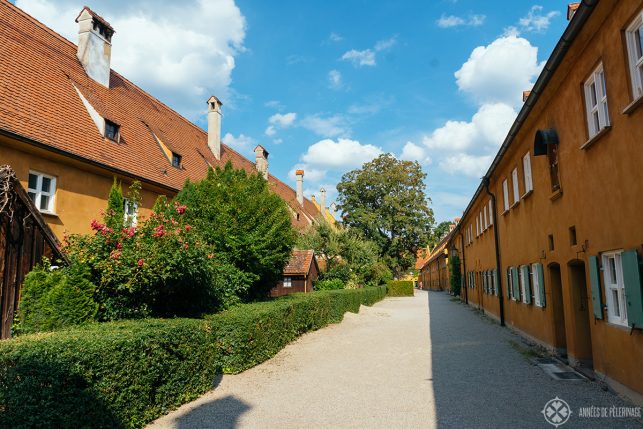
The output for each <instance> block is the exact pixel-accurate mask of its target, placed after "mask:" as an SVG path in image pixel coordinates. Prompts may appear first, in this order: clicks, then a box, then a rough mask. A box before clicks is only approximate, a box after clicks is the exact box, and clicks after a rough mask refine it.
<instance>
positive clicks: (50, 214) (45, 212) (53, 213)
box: [38, 210, 58, 217]
mask: <svg viewBox="0 0 643 429" xmlns="http://www.w3.org/2000/svg"><path fill="white" fill-rule="evenodd" d="M38 211H39V212H40V214H41V215H43V216H49V217H58V213H56V212H50V211H43V210H38Z"/></svg>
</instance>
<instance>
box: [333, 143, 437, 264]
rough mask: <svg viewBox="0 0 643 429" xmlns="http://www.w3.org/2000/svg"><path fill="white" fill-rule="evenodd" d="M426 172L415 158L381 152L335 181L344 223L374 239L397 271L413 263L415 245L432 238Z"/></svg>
mask: <svg viewBox="0 0 643 429" xmlns="http://www.w3.org/2000/svg"><path fill="white" fill-rule="evenodd" d="M425 177H426V174H425V173H424V172H423V171H422V167H421V166H420V164H419V163H418V162H417V161H402V160H398V159H396V158H395V157H394V156H393V155H391V154H384V155H380V156H379V157H377V158H375V159H374V160H373V161H370V162H367V163H365V164H364V165H363V166H362V168H360V169H357V170H353V171H350V172H348V173H346V174H344V176H343V177H342V180H341V182H340V183H339V184H338V185H337V190H338V192H339V195H338V202H339V209H340V210H341V211H342V212H343V214H344V218H343V221H344V224H345V225H347V226H349V227H351V228H355V229H357V230H359V231H360V232H361V233H362V234H363V236H364V237H365V238H367V239H369V240H372V241H373V242H375V243H376V244H377V246H378V247H379V250H380V255H381V256H382V257H383V258H384V260H385V261H386V263H387V264H388V265H389V267H390V268H391V269H392V270H393V271H394V272H396V273H397V274H399V273H401V272H403V271H405V270H407V269H408V268H409V267H410V266H412V265H413V263H414V261H415V254H416V252H417V250H418V249H419V248H420V247H422V246H425V245H426V243H428V241H429V239H430V238H431V230H432V226H433V223H434V219H433V211H432V210H431V209H430V208H429V207H428V202H429V200H428V198H427V196H426V194H425V188H426V187H425V184H424V179H425Z"/></svg>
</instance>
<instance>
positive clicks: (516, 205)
mask: <svg viewBox="0 0 643 429" xmlns="http://www.w3.org/2000/svg"><path fill="white" fill-rule="evenodd" d="M518 204H520V201H516V202H515V203H513V204H512V205H511V207H509V209H511V210H513V209H515V208H516V207H518Z"/></svg>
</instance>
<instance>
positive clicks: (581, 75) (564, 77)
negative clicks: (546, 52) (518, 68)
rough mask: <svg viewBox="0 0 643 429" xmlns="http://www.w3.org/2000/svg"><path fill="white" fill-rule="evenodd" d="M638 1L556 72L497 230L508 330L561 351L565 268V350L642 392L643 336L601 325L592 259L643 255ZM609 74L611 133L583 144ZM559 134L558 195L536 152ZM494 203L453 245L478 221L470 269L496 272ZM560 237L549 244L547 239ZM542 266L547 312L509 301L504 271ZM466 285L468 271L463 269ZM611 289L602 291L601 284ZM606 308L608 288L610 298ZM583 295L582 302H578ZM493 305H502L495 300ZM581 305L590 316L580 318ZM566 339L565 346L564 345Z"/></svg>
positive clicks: (608, 12) (514, 147)
mask: <svg viewBox="0 0 643 429" xmlns="http://www.w3.org/2000/svg"><path fill="white" fill-rule="evenodd" d="M640 8H641V2H640V1H615V0H604V1H601V2H599V4H598V6H597V7H596V10H595V11H594V12H593V13H592V15H591V16H590V18H589V20H588V21H587V23H586V24H585V26H584V28H583V29H582V30H581V32H580V34H579V35H578V37H577V38H576V40H575V41H574V42H573V44H572V46H571V48H570V51H569V52H568V54H567V55H566V57H565V59H564V60H563V62H562V63H561V65H560V66H559V68H558V69H557V70H556V72H555V74H554V76H553V78H552V79H551V81H550V82H549V84H548V85H547V87H546V88H545V90H544V92H543V94H542V95H541V97H540V99H539V100H538V102H537V104H536V106H535V107H534V109H533V110H532V111H531V112H530V114H529V116H528V118H527V119H526V121H525V123H524V124H523V126H522V127H521V129H520V130H519V132H518V133H517V135H516V136H515V138H514V140H513V142H512V143H511V145H510V147H509V149H508V150H507V152H506V153H505V155H504V156H503V158H502V160H501V161H500V163H499V165H498V166H497V168H496V169H495V171H494V172H493V174H492V176H491V177H490V185H489V186H490V190H491V192H493V193H494V194H495V195H496V197H497V211H498V212H499V213H498V215H497V216H496V218H495V222H494V227H493V228H498V233H499V239H500V243H499V244H500V246H499V247H500V252H501V259H502V270H501V272H500V273H499V279H500V280H501V282H502V287H503V294H504V296H505V299H504V307H505V319H506V323H507V325H509V326H511V327H514V328H516V329H518V330H520V331H522V332H524V333H525V334H527V335H529V336H531V337H533V338H534V339H536V340H538V341H540V342H542V343H544V344H548V345H550V346H552V347H554V346H555V345H556V343H557V341H556V326H554V317H555V315H554V305H553V303H552V299H554V297H553V296H552V288H551V279H550V278H549V272H548V266H549V265H551V264H558V265H559V266H560V271H561V280H562V296H563V303H562V304H563V310H564V315H565V322H564V325H565V326H564V332H565V339H566V343H567V344H566V345H567V353H568V355H569V357H570V358H572V361H573V360H576V359H577V360H583V359H584V358H585V356H583V355H584V350H586V349H587V347H590V342H591V358H592V361H593V366H594V369H595V371H597V372H598V373H600V374H604V375H606V376H607V377H609V378H610V379H613V380H616V381H617V382H619V383H621V384H623V385H625V386H628V387H629V388H631V389H633V390H635V391H637V392H639V393H643V370H642V369H641V368H642V367H641V362H643V330H641V329H635V330H634V331H633V332H631V333H630V329H629V328H626V327H621V326H617V325H614V324H610V323H608V322H607V314H605V318H604V320H594V316H593V312H592V303H591V286H590V282H589V270H588V257H589V256H592V255H599V254H600V253H601V252H605V251H609V250H617V249H623V250H630V249H636V250H637V251H638V253H639V256H641V255H642V254H643V222H642V219H643V215H642V213H643V168H642V166H643V148H642V146H641V145H642V144H643V103H641V104H640V105H639V106H638V107H637V108H635V109H634V110H633V111H631V112H629V113H623V110H624V109H625V107H626V106H628V105H629V104H630V103H632V101H633V98H632V94H631V89H630V87H631V84H630V79H629V74H628V73H629V69H628V62H627V57H626V50H625V44H624V43H625V42H624V33H623V30H624V29H625V28H626V27H627V25H628V24H629V22H631V19H632V17H634V15H635V14H636V13H637V12H640V10H641V9H640ZM601 61H602V63H603V67H604V70H605V78H606V86H607V98H608V108H609V112H610V114H609V115H610V122H611V129H610V130H608V131H607V132H605V133H604V135H603V136H602V137H601V138H599V139H598V140H596V141H595V142H594V143H593V144H592V145H591V146H589V147H586V148H581V146H583V145H584V144H585V143H586V142H587V141H588V139H589V137H588V131H587V124H586V114H585V104H584V95H583V90H582V88H583V83H584V82H585V80H586V79H587V77H588V76H589V74H590V73H591V72H592V71H593V70H594V69H595V67H596V66H597V65H598V63H599V62H601ZM545 128H555V129H556V131H557V132H558V136H559V140H560V145H559V154H558V158H559V177H560V184H561V190H562V194H561V195H560V196H559V197H558V198H556V195H554V193H553V192H552V188H551V182H550V176H549V168H548V161H547V157H546V156H538V157H535V156H533V155H534V153H533V144H534V136H535V133H536V131H537V130H538V129H545ZM527 152H529V153H530V157H531V169H532V178H533V188H534V190H533V192H532V193H530V194H529V195H526V196H523V194H524V193H525V184H524V173H523V165H522V157H523V156H524V155H525V154H526V153H527ZM516 167H517V168H518V177H519V189H520V195H521V199H520V201H519V203H518V204H517V205H515V206H514V207H513V208H511V209H509V210H508V211H507V212H506V213H504V214H501V213H500V212H502V211H503V190H502V182H503V180H504V179H506V178H507V179H509V180H508V183H509V195H510V198H509V199H510V201H512V200H513V198H512V180H511V171H512V170H513V169H514V168H516ZM488 199H489V197H488V196H487V195H486V194H485V193H484V192H482V193H481V194H480V195H479V196H478V198H477V200H476V201H474V203H473V206H472V208H471V210H470V211H469V212H468V214H467V215H466V216H465V217H464V218H463V219H462V221H461V223H460V226H459V228H460V231H458V234H457V235H456V237H457V238H454V240H453V245H454V246H455V247H456V248H457V249H459V252H460V254H462V253H461V251H462V249H461V247H462V246H461V244H460V234H461V233H462V234H464V233H465V230H466V228H467V227H468V225H470V224H473V230H474V239H473V241H474V243H473V244H471V245H466V246H465V249H464V253H465V258H466V261H465V263H466V270H467V271H473V270H475V271H480V270H485V269H490V268H495V261H494V260H493V258H494V257H495V254H494V252H495V248H494V243H493V228H492V229H490V230H489V231H487V232H485V233H484V234H483V235H482V236H481V237H480V238H477V239H476V238H475V216H477V215H478V213H479V211H480V210H481V208H482V207H483V205H484V204H487V203H488ZM572 226H573V227H575V229H576V236H577V241H576V242H577V244H576V245H572V244H571V242H570V227H572ZM550 234H551V235H552V236H553V238H554V249H553V250H550V248H549V239H548V236H549V235H550ZM532 263H541V264H543V266H544V271H545V295H546V302H547V305H546V307H545V308H539V307H536V306H535V305H533V304H531V305H527V304H523V303H521V302H515V301H513V300H508V299H506V295H507V293H506V291H507V289H506V288H507V282H506V270H507V267H509V266H516V267H518V266H520V265H523V264H532ZM570 264H576V266H578V264H584V265H583V266H584V271H585V277H586V279H587V281H586V288H585V289H586V290H585V293H584V295H586V298H585V301H586V302H582V303H581V302H578V298H579V296H580V294H579V293H578V291H577V290H574V289H573V288H572V284H571V276H572V274H571V273H572V269H571V266H570ZM463 275H464V276H465V279H467V280H468V278H467V277H466V273H463ZM477 284H478V283H477ZM602 289H603V288H602ZM472 291H473V290H472V289H468V292H469V302H470V303H472V304H474V305H478V304H479V303H480V297H479V296H477V295H476V294H475V293H472ZM602 294H603V296H602V301H603V303H605V302H606V301H605V292H604V290H603V292H602ZM574 297H575V298H574ZM484 298H486V297H483V299H482V300H483V305H484V307H485V310H487V311H492V312H494V311H497V305H496V306H495V307H494V304H493V301H494V300H492V302H488V301H487V300H485V299H484ZM493 298H496V299H495V300H496V301H497V297H493ZM580 307H584V308H585V309H586V310H584V311H585V313H582V314H587V316H586V317H587V318H588V319H589V320H583V319H582V317H581V318H577V317H576V314H578V313H577V311H578V309H579V308H580ZM581 323H589V328H590V331H591V338H584V336H583V335H582V334H579V332H581V330H580V329H579V325H580V324H581ZM558 342H560V341H558Z"/></svg>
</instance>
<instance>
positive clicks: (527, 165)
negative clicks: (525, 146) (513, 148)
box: [522, 152, 534, 194]
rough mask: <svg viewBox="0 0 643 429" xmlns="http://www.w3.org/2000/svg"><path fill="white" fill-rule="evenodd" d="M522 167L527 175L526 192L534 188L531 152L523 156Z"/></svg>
mask: <svg viewBox="0 0 643 429" xmlns="http://www.w3.org/2000/svg"><path fill="white" fill-rule="evenodd" d="M522 169H523V173H524V175H525V194H527V193H528V192H529V191H533V190H534V185H533V182H532V180H531V158H530V157H529V152H527V153H526V154H525V156H523V157H522Z"/></svg>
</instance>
